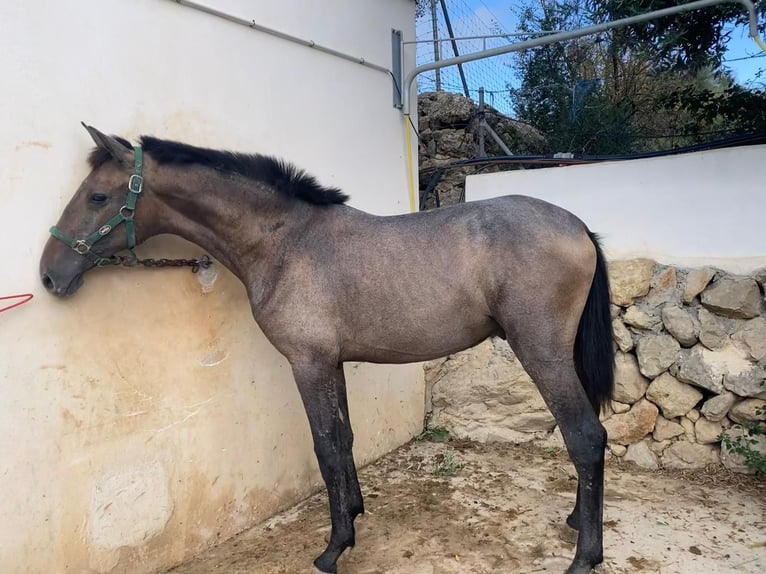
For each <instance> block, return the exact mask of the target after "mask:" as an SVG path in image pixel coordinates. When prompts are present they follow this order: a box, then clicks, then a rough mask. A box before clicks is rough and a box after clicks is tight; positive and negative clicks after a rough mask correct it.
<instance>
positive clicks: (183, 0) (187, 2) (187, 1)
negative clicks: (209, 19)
mask: <svg viewBox="0 0 766 574" xmlns="http://www.w3.org/2000/svg"><path fill="white" fill-rule="evenodd" d="M172 1H173V2H175V3H176V4H181V5H182V6H186V7H187V8H193V9H195V10H199V11H200V12H204V13H206V14H210V15H211V16H217V17H218V18H222V19H224V20H228V21H229V22H234V23H235V24H241V25H242V26H247V27H248V28H252V29H253V30H258V31H259V32H263V33H265V34H269V35H271V36H275V37H277V38H281V39H282V40H287V41H288V42H293V43H294V44H300V45H301V46H305V47H307V48H313V49H314V50H317V51H319V52H323V53H325V54H329V55H330V56H335V57H336V58H341V59H343V60H347V61H349V62H354V63H355V64H360V65H362V66H364V67H365V68H370V69H371V70H377V71H378V72H383V73H384V74H386V75H390V74H391V70H390V69H389V68H386V67H385V66H380V65H378V64H374V63H372V62H368V61H367V60H365V59H364V58H361V57H358V56H352V55H351V54H346V53H344V52H339V51H338V50H334V49H332V48H328V47H327V46H323V45H321V44H317V43H316V42H314V41H313V40H304V39H303V38H299V37H297V36H293V35H291V34H286V33H285V32H280V31H279V30H275V29H274V28H269V27H267V26H263V25H261V24H258V23H257V22H256V21H255V20H247V19H245V18H240V17H239V16H234V15H232V14H227V13H226V12H222V11H221V10H216V9H215V8H211V7H210V6H205V5H204V4H200V3H199V2H192V1H191V0H172Z"/></svg>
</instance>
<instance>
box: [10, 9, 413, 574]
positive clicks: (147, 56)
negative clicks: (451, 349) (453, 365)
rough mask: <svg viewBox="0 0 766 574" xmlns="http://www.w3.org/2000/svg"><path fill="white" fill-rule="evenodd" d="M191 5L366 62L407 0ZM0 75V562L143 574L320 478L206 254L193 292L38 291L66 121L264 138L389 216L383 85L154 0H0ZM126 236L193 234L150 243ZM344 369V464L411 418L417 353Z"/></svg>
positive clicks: (395, 438) (183, 273)
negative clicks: (203, 280)
mask: <svg viewBox="0 0 766 574" xmlns="http://www.w3.org/2000/svg"><path fill="white" fill-rule="evenodd" d="M207 3H208V4H209V5H211V6H216V7H218V8H220V9H224V10H229V11H231V12H234V13H236V14H239V15H241V16H244V17H248V18H253V19H256V20H258V21H259V22H261V23H263V24H266V25H271V26H274V27H277V28H280V29H281V30H283V31H285V32H288V33H291V34H295V35H298V36H305V37H308V38H312V39H314V40H315V41H317V42H320V43H325V44H327V45H330V46H332V47H335V48H337V49H339V50H345V51H348V52H351V53H354V54H358V55H359V56H363V57H365V58H366V59H368V60H370V61H374V62H376V63H381V64H382V65H385V66H389V65H390V45H391V43H390V30H391V28H398V29H402V30H403V31H404V32H405V34H406V35H408V36H409V37H412V35H413V34H414V16H413V11H414V2H412V0H386V1H385V2H380V1H379V0H323V1H322V2H314V1H310V0H280V2H249V1H247V0H207ZM410 63H411V62H410ZM0 70H2V74H3V80H2V88H1V89H0V245H2V248H1V249H0V254H1V255H2V260H1V262H0V268H1V269H2V271H0V295H6V294H13V293H20V292H27V291H31V292H33V293H34V294H35V296H36V297H35V299H34V300H33V301H32V302H31V303H28V304H27V305H25V306H24V307H21V308H18V309H14V310H12V311H9V312H7V313H3V314H1V315H0V572H3V573H4V574H11V573H22V572H23V573H25V574H36V573H45V574H52V573H77V574H82V573H96V572H98V573H101V572H130V573H131V574H136V573H142V572H154V571H158V570H161V569H163V568H167V567H169V566H171V565H173V564H175V563H178V562H179V561H182V560H185V559H188V558H189V557H190V556H191V555H193V554H194V553H196V552H197V551H198V550H200V549H201V548H203V547H206V546H209V545H211V544H213V543H215V542H216V541H218V540H220V539H223V538H226V537H228V536H230V535H232V534H234V533H235V532H237V531H239V530H241V529H243V528H245V527H247V526H248V525H251V524H253V523H255V522H257V521H259V520H262V519H264V518H266V517H268V516H269V515H271V514H272V513H274V512H275V511H276V510H277V509H279V508H282V507H284V506H286V505H289V504H291V503H293V502H295V501H296V500H298V499H300V498H301V497H303V496H305V495H306V494H307V493H309V492H310V491H312V490H314V489H316V488H318V487H319V485H320V484H321V480H320V477H319V473H318V470H317V466H316V462H315V459H314V454H313V450H312V446H311V441H310V435H309V431H308V424H307V422H306V420H305V415H304V413H303V408H302V405H301V403H300V401H299V397H298V394H297V391H296V389H295V385H294V383H293V380H292V376H291V374H290V371H289V368H288V365H287V363H286V362H285V361H284V359H283V358H282V357H281V356H280V355H278V354H277V353H276V352H275V351H274V349H273V348H272V347H271V346H270V344H269V343H268V342H267V341H266V339H265V338H264V337H263V335H262V333H261V332H260V331H259V329H258V327H257V326H256V325H255V324H254V322H253V320H252V317H251V314H250V311H249V308H248V305H247V301H246V297H245V292H244V288H243V287H242V285H241V284H240V283H239V282H238V281H237V280H236V279H235V278H233V276H232V275H230V274H229V273H228V272H225V271H222V272H221V275H220V277H219V279H218V281H217V283H216V284H215V288H214V289H213V290H212V292H210V293H207V294H206V293H203V291H202V289H201V286H200V284H199V282H198V281H197V278H196V277H195V276H194V275H192V274H191V273H189V271H188V270H163V271H156V272H155V271H138V270H135V271H130V270H97V271H93V272H91V273H90V274H89V276H88V278H87V280H86V282H85V285H84V287H83V288H82V289H81V291H80V292H79V293H78V294H77V296H76V297H75V298H73V299H71V300H67V301H58V300H54V299H53V298H52V297H50V296H47V295H46V294H45V293H44V292H43V289H42V287H41V285H40V281H39V278H38V272H37V265H38V259H39V256H40V253H41V250H42V247H43V245H44V243H45V241H46V239H47V233H48V231H47V230H48V227H49V226H50V225H52V224H53V223H55V222H56V220H57V219H58V216H59V214H60V212H61V210H62V208H63V207H64V205H65V204H66V203H67V201H68V200H69V198H70V197H71V195H72V194H73V193H74V191H75V189H76V187H77V185H78V184H79V182H80V180H81V179H82V178H83V177H84V176H85V175H86V174H87V171H88V168H87V166H86V164H85V156H86V154H87V152H88V151H89V149H90V148H91V146H92V142H91V140H90V138H89V137H88V135H87V134H86V132H85V131H84V130H83V129H82V127H81V126H80V121H81V120H84V121H86V122H88V123H90V124H92V125H95V126H96V127H98V128H99V129H101V130H103V131H105V132H107V133H117V134H121V135H123V136H125V137H128V138H135V137H136V136H138V135H140V134H142V133H149V134H152V135H156V136H159V137H168V138H173V139H179V140H182V141H187V142H189V143H193V144H197V145H205V146H212V147H226V148H231V149H239V150H243V151H262V152H267V153H273V154H277V155H281V156H283V157H285V158H287V159H289V160H291V161H294V162H295V163H297V164H298V165H300V166H301V167H304V168H306V169H307V170H309V171H311V172H313V173H314V174H316V175H317V176H318V178H319V179H320V181H322V182H323V183H326V184H331V185H338V186H340V187H342V188H343V189H344V190H345V191H347V192H348V193H349V194H350V195H351V196H352V200H351V203H352V204H353V205H355V206H357V207H360V208H363V209H366V210H368V211H372V212H375V213H381V214H384V213H400V212H404V211H407V210H408V209H409V199H408V192H407V174H406V171H405V169H406V164H405V161H404V143H403V142H404V131H403V129H404V125H403V122H402V118H401V115H400V113H399V112H398V111H397V110H395V109H394V108H393V107H392V105H391V93H392V88H391V81H390V78H389V77H388V76H386V75H385V74H382V73H380V72H376V71H372V70H369V69H365V68H363V67H361V66H358V65H355V64H353V63H349V62H346V61H342V60H338V59H336V58H333V57H330V56H328V55H325V54H321V53H318V52H316V51H311V50H309V49H307V48H304V47H300V46H296V45H293V44H290V43H287V42H285V41H282V40H279V39H276V38H272V37H269V36H266V35H263V34H261V33H257V32H254V31H253V30H250V29H248V28H245V27H242V26H238V25H235V24H232V23H228V22H225V21H223V20H220V19H216V18H214V17H211V16H208V15H205V14H201V13H199V12H196V11H193V10H190V9H188V8H184V7H182V6H179V5H178V4H176V3H174V2H170V1H167V0H68V1H67V2H62V1H59V0H38V1H35V2H30V1H28V0H4V1H3V2H2V3H0ZM142 253H143V254H144V255H147V256H198V255H199V254H200V253H201V252H200V250H199V249H198V248H196V247H195V246H192V245H190V244H188V243H185V242H183V241H181V240H180V239H176V238H167V237H164V238H156V239H154V240H152V241H151V242H149V244H148V245H147V246H146V247H145V248H144V249H143V251H142ZM347 373H348V378H349V387H350V389H349V392H350V402H351V418H352V423H353V424H354V428H355V432H356V439H357V440H356V446H355V455H356V458H357V461H358V462H359V463H364V462H367V461H370V460H371V459H374V458H376V457H377V456H379V455H381V454H382V453H384V452H386V451H388V450H390V449H392V448H394V447H395V446H397V445H399V444H401V443H402V442H404V441H406V440H407V439H408V438H410V437H411V436H412V435H413V434H415V433H417V432H419V430H420V429H421V425H422V418H423V408H424V389H423V381H422V370H421V368H420V366H419V365H405V366H397V367H388V366H372V365H350V366H347ZM328 520H329V518H328ZM328 524H329V522H328ZM322 544H323V541H322V539H321V536H319V535H318V536H317V551H321V548H320V546H321V545H322Z"/></svg>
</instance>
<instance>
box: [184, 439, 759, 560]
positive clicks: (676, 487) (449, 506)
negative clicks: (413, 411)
mask: <svg viewBox="0 0 766 574" xmlns="http://www.w3.org/2000/svg"><path fill="white" fill-rule="evenodd" d="M457 467H459V468H457ZM435 471H436V473H435ZM451 471H452V472H455V471H456V472H455V474H454V476H450V474H451ZM445 473H446V474H447V476H444V474H445ZM360 482H361V484H362V490H363V493H364V496H365V503H366V509H367V513H366V514H365V515H364V516H363V517H360V518H359V519H358V520H357V535H356V543H357V544H356V547H355V548H354V549H353V550H351V551H350V552H348V551H347V552H346V553H345V554H344V555H343V557H341V560H340V561H339V563H338V572H339V574H384V573H386V574H388V573H390V574H442V573H444V574H451V573H458V572H460V573H470V574H485V573H509V574H510V573H533V572H551V573H556V574H560V573H563V572H564V570H566V568H567V566H568V565H569V563H570V560H571V558H572V556H573V555H574V545H573V543H572V542H571V541H570V542H568V541H567V539H569V540H571V531H569V530H568V529H566V528H565V527H562V525H563V523H564V519H565V518H566V516H567V514H568V513H569V511H570V510H571V508H572V506H573V504H574V496H575V494H574V493H575V485H576V480H575V475H574V468H573V467H572V465H571V464H570V462H569V460H568V458H567V457H566V455H565V454H564V453H558V452H552V451H550V450H543V449H540V448H537V447H529V446H525V447H520V446H508V445H480V444H474V443H465V442H455V441H451V442H449V443H440V442H428V441H413V442H412V443H410V444H408V445H406V446H404V447H402V448H400V449H398V450H397V451H395V452H393V453H391V454H390V455H388V456H386V457H384V458H383V459H381V460H379V461H378V462H376V463H374V464H372V465H370V466H367V467H366V468H364V469H362V470H361V471H360ZM326 505H327V500H326V497H325V495H324V493H321V494H317V495H316V496H313V497H312V498H310V499H309V500H307V501H305V502H303V503H301V504H299V505H297V506H296V507H294V508H292V509H290V510H289V511H287V512H285V513H283V514H281V515H279V516H277V517H274V518H273V519H271V520H269V521H268V522H267V523H265V524H262V525H260V526H258V527H255V528H253V529H251V530H249V531H247V532H245V533H243V534H241V535H239V536H237V537H235V538H234V539H232V540H229V541H228V542H226V543H224V544H221V545H220V546H218V547H216V548H214V549H212V550H210V551H209V552H207V553H205V554H203V555H201V556H199V557H198V558H197V559H196V560H194V561H193V562H191V563H188V564H185V565H183V566H181V567H178V568H176V569H174V570H173V571H172V572H173V574H211V573H215V574H293V573H300V574H303V573H309V572H312V571H313V568H312V567H311V561H312V560H313V559H314V558H315V557H316V555H317V554H319V553H320V552H321V551H322V550H323V549H324V544H325V540H326V538H327V536H328V535H329V528H330V526H329V525H330V522H329V515H328V512H327V506H326ZM765 508H766V483H764V482H758V481H757V480H756V479H754V478H749V477H748V478H745V477H742V476H741V475H732V474H729V473H726V472H724V471H717V472H702V471H700V472H691V471H687V472H686V473H669V472H662V471H658V472H649V471H643V470H640V469H638V468H636V467H633V466H630V468H626V466H619V465H618V463H616V462H609V463H608V464H607V476H606V491H605V509H604V521H605V528H604V532H605V534H604V537H605V538H604V555H605V560H604V564H603V565H601V566H600V567H599V568H598V569H597V572H599V573H610V574H622V573H628V572H640V573H660V574H682V573H683V574H696V573H704V574H719V573H721V574H722V573H734V574H739V573H753V574H755V573H759V574H760V573H763V572H766V529H764V523H765V522H764V510H765Z"/></svg>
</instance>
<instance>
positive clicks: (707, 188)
mask: <svg viewBox="0 0 766 574" xmlns="http://www.w3.org/2000/svg"><path fill="white" fill-rule="evenodd" d="M765 161H766V146H748V147H739V148H730V149H722V150H713V151H705V152H698V153H691V154H684V155H674V156H666V157H661V158H652V159H640V160H631V161H620V162H609V163H599V164H590V165H578V166H570V167H557V168H548V169H529V170H524V171H511V172H504V173H492V174H482V175H472V176H469V177H468V178H466V200H468V201H473V200H477V199H483V198H487V197H496V196H498V195H506V194H522V195H531V196H533V197H538V198H540V199H545V200H547V201H550V202H551V203H555V204H556V205H560V206H561V207H564V208H565V209H569V210H570V211H572V212H573V213H574V214H575V215H577V216H579V217H581V218H582V219H583V220H584V221H585V223H586V224H587V225H588V227H590V229H592V230H594V231H596V232H598V233H599V234H600V235H601V236H602V237H603V240H604V245H605V253H606V255H607V257H608V258H609V259H630V258H633V257H649V258H652V259H655V260H656V261H658V262H660V263H664V264H676V265H681V266H691V267H695V266H701V265H715V266H718V267H720V268H722V269H726V270H727V271H730V272H732V273H749V272H750V271H753V270H755V269H757V268H759V267H763V266H764V265H766V235H764V233H763V213H764V212H766V193H764V186H763V179H764V178H763V167H762V166H763V164H764V162H765Z"/></svg>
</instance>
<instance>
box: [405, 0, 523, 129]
mask: <svg viewBox="0 0 766 574" xmlns="http://www.w3.org/2000/svg"><path fill="white" fill-rule="evenodd" d="M426 4H427V7H426V9H425V11H424V13H423V15H422V16H421V17H420V18H418V21H417V40H418V44H417V63H418V65H422V64H427V63H431V62H434V61H436V60H446V59H449V58H453V57H455V55H456V54H455V47H456V48H457V51H458V54H459V55H463V54H470V53H472V52H478V51H481V50H484V49H490V48H496V47H499V46H502V45H507V44H509V43H513V42H515V41H517V38H514V37H513V36H507V37H502V35H503V34H510V33H511V32H510V31H509V30H506V29H504V28H503V26H502V25H501V24H500V20H499V18H498V17H497V16H496V15H495V14H493V12H492V10H490V9H489V8H488V7H487V6H486V4H484V3H483V2H482V1H481V0H479V1H478V2H477V1H476V0H474V1H472V2H470V3H469V2H468V1H466V0H431V1H430V2H427V3H426ZM445 8H446V12H445ZM450 29H451V33H450ZM487 36H490V37H487ZM492 36H494V37H492ZM434 37H436V38H437V40H438V42H437V43H434ZM466 37H467V38H468V39H460V40H456V41H455V42H454V44H453V42H452V41H449V40H447V39H449V38H466ZM512 58H513V55H512V54H508V55H505V56H496V57H494V58H489V59H485V60H477V61H475V62H469V63H466V64H463V65H462V66H461V68H462V77H461V70H460V69H459V68H458V66H450V67H448V68H441V69H439V70H433V71H431V72H426V73H424V74H421V75H420V76H419V77H418V92H419V93H423V92H433V91H437V90H441V91H446V92H455V93H460V94H463V95H467V96H468V97H470V98H471V99H473V100H474V101H478V99H479V88H481V87H483V88H484V89H485V99H486V102H487V104H489V105H491V106H493V107H494V108H495V109H497V110H498V111H500V112H502V113H505V114H510V113H511V103H510V99H509V98H508V91H509V88H510V87H512V86H514V85H517V84H518V80H517V78H516V76H515V73H514V70H513V68H512V66H511V64H512ZM464 82H465V83H464ZM466 89H467V94H466Z"/></svg>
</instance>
